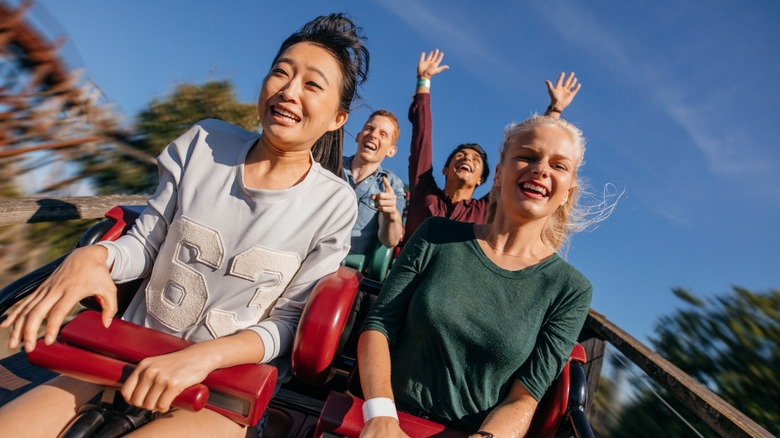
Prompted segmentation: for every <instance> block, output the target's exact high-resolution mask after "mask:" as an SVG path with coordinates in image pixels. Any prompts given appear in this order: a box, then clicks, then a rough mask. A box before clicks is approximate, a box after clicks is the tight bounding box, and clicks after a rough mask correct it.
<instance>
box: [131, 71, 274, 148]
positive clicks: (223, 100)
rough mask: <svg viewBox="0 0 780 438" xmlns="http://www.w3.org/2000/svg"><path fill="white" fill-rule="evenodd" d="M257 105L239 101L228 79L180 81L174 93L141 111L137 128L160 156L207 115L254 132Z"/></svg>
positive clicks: (146, 142) (145, 143)
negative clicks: (177, 138)
mask: <svg viewBox="0 0 780 438" xmlns="http://www.w3.org/2000/svg"><path fill="white" fill-rule="evenodd" d="M255 108H256V107H255V105H254V104H247V103H241V102H239V101H238V100H237V99H236V94H235V91H234V90H233V85H231V84H230V82H228V81H211V82H206V83H205V84H203V85H194V84H181V85H179V86H178V87H176V89H175V90H174V92H173V93H172V94H170V95H168V96H166V97H164V98H162V99H159V100H158V99H156V100H153V101H152V102H151V103H150V104H149V107H148V108H147V109H145V110H144V111H142V112H141V113H140V114H138V123H137V128H138V130H139V132H140V133H141V134H142V135H143V136H144V138H145V140H144V142H143V148H144V149H145V150H146V151H147V152H149V153H151V154H153V155H157V154H159V153H160V151H162V150H163V148H165V146H167V145H168V143H170V142H171V141H172V140H174V139H175V138H176V137H178V136H179V135H181V134H182V133H184V131H186V130H187V128H189V127H190V126H192V124H193V123H195V122H197V121H199V120H203V119H206V118H216V119H222V120H225V121H227V122H230V123H233V124H234V125H238V126H240V127H242V128H244V129H247V130H249V131H255V130H257V128H258V126H259V125H258V122H257V115H256V109H255Z"/></svg>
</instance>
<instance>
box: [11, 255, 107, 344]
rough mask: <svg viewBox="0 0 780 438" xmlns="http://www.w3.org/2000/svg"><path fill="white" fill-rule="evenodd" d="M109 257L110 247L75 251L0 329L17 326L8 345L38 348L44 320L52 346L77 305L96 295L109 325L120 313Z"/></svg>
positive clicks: (15, 310) (104, 318)
mask: <svg viewBox="0 0 780 438" xmlns="http://www.w3.org/2000/svg"><path fill="white" fill-rule="evenodd" d="M106 257H108V250H107V249H106V248H104V247H102V246H99V245H91V246H86V247H83V248H78V249H75V250H73V252H71V253H70V255H68V256H67V257H66V258H65V260H64V261H63V262H62V264H61V265H60V266H59V267H58V268H57V269H56V270H55V271H54V272H53V273H52V274H51V276H49V278H48V279H46V281H44V282H43V283H42V284H41V285H40V286H39V287H38V289H36V290H35V292H33V293H32V294H30V295H29V296H27V297H26V298H25V299H24V300H22V301H21V302H19V305H18V306H17V307H16V309H14V310H13V311H12V312H11V313H10V314H9V315H8V318H7V319H6V320H5V321H3V323H2V324H0V328H8V327H11V326H13V329H12V330H11V334H10V337H9V341H8V346H9V347H10V348H16V347H17V346H18V345H19V343H20V342H23V343H24V349H25V351H27V352H30V351H32V350H34V349H35V343H36V340H37V339H38V331H39V330H40V327H41V324H43V321H44V319H45V320H46V331H45V336H44V342H45V343H46V345H50V344H51V343H53V342H54V340H55V339H56V338H57V333H58V332H59V329H60V326H61V325H62V322H63V321H64V320H65V317H67V315H68V313H69V312H70V311H71V309H73V306H75V305H76V303H78V302H79V301H81V300H82V299H84V298H86V297H89V296H95V297H96V298H97V300H98V302H99V303H100V305H101V306H102V307H103V325H104V326H106V327H108V326H109V325H110V324H111V318H113V317H114V314H116V312H117V297H116V285H115V284H114V281H113V280H112V279H111V274H110V273H109V271H108V268H107V267H106Z"/></svg>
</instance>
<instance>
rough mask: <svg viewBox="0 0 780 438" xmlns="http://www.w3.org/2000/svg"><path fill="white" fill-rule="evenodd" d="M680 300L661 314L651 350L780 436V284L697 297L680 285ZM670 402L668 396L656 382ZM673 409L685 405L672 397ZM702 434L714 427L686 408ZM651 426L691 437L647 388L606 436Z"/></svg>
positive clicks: (649, 430) (668, 433)
mask: <svg viewBox="0 0 780 438" xmlns="http://www.w3.org/2000/svg"><path fill="white" fill-rule="evenodd" d="M673 292H674V294H675V295H676V296H677V297H678V298H679V299H681V300H682V301H683V306H682V307H681V308H679V309H678V310H677V311H676V312H674V313H673V314H671V315H667V316H664V317H662V318H660V320H659V321H658V323H657V324H656V325H655V333H656V334H655V336H653V337H652V338H651V339H650V342H651V343H652V345H653V347H654V349H655V350H656V351H657V352H658V353H659V354H660V355H662V356H664V357H665V358H667V359H668V360H670V361H671V362H672V363H674V364H675V365H676V366H678V367H679V368H680V369H681V370H683V371H685V372H686V373H688V374H689V375H691V376H692V377H694V378H695V379H697V380H698V381H700V382H701V383H703V384H704V385H707V386H708V387H709V388H710V389H711V390H712V391H713V392H715V393H716V394H718V395H719V396H720V397H722V398H723V399H724V400H725V401H727V402H728V403H730V404H732V405H733V406H734V407H736V408H737V409H739V410H740V411H742V412H743V413H744V414H745V415H747V416H748V417H750V418H752V419H753V420H754V421H756V422H757V423H758V424H760V425H761V426H763V427H764V428H765V429H767V430H768V431H770V432H772V433H773V434H775V435H780V373H779V372H778V365H780V290H770V291H768V292H765V293H757V292H752V291H749V290H747V289H744V288H741V287H734V288H733V291H732V292H731V293H726V294H722V295H717V296H714V297H711V298H708V299H700V298H697V297H696V296H694V295H693V294H691V293H690V292H688V291H686V290H684V289H675V290H674V291H673ZM658 391H659V393H661V394H662V395H664V396H665V398H666V399H667V400H670V399H672V398H673V397H671V396H669V395H667V394H665V391H663V390H662V389H660V388H658ZM672 404H673V405H675V407H676V408H677V409H680V410H684V408H681V407H680V406H679V403H676V402H673V403H672ZM685 417H686V419H688V420H689V421H691V423H692V424H694V426H695V427H696V428H697V429H698V430H699V431H700V432H702V433H704V434H705V436H709V434H711V433H712V432H708V431H707V427H706V426H704V425H703V423H702V422H700V421H698V419H695V418H693V417H692V415H690V414H686V415H685ZM640 431H642V433H649V435H644V436H654V435H653V434H652V433H653V432H652V431H657V432H659V433H663V434H664V435H665V436H669V437H676V436H690V433H691V431H690V430H689V429H687V428H685V426H683V425H682V423H681V421H680V420H679V419H677V418H674V417H673V415H672V414H671V413H670V412H669V410H668V409H666V408H665V407H663V406H661V404H660V402H658V401H657V400H655V399H654V396H653V395H652V394H651V393H650V391H645V392H643V393H642V394H641V395H640V397H639V398H638V400H637V401H636V402H635V403H634V404H633V405H631V406H628V407H626V408H625V409H624V410H623V412H622V415H621V419H620V421H619V422H618V425H617V426H616V427H615V428H613V429H612V433H611V434H610V436H616V437H617V436H632V435H631V434H633V433H638V432H640Z"/></svg>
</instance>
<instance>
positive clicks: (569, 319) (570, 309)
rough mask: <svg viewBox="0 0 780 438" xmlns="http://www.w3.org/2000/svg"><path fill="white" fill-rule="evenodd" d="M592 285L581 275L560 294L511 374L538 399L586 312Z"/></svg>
mask: <svg viewBox="0 0 780 438" xmlns="http://www.w3.org/2000/svg"><path fill="white" fill-rule="evenodd" d="M592 292H593V289H592V286H591V285H590V282H588V281H587V280H586V279H585V278H584V277H582V279H581V282H578V284H576V285H572V288H571V289H570V290H568V291H564V292H563V293H561V294H560V298H559V299H558V300H556V302H555V303H554V304H553V306H552V307H551V308H550V310H549V311H548V314H547V315H546V317H545V322H544V324H543V325H542V329H541V330H540V332H539V335H538V336H537V338H536V345H535V346H534V349H533V351H532V352H531V355H530V356H529V357H528V359H527V360H526V361H525V362H524V363H523V365H522V366H521V367H520V368H519V369H518V371H517V373H516V374H515V376H516V377H517V378H518V379H519V380H520V383H522V384H523V386H525V388H526V389H527V390H528V391H529V392H530V393H531V395H533V396H534V398H535V399H536V400H537V401H538V400H541V398H542V396H543V395H544V393H545V392H546V391H547V387H549V386H550V383H552V381H553V380H555V378H556V377H558V375H559V374H560V373H561V370H562V369H563V366H564V365H565V364H566V361H567V360H568V358H569V354H571V350H572V348H574V345H575V344H576V343H577V337H578V336H579V333H580V331H581V330H582V326H583V324H584V323H585V318H586V317H587V316H588V310H589V309H590V301H591V296H592Z"/></svg>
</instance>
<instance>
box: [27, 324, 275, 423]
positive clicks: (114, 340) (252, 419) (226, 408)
mask: <svg viewBox="0 0 780 438" xmlns="http://www.w3.org/2000/svg"><path fill="white" fill-rule="evenodd" d="M60 342H62V343H65V344H66V346H69V347H71V348H68V349H66V350H63V349H61V348H60V347H59V346H58V347H55V348H58V349H59V351H60V352H61V353H62V356H60V359H61V360H62V361H63V363H64V364H67V363H70V364H71V365H70V366H71V367H73V368H75V372H81V371H84V370H85V368H84V367H85V365H83V364H82V365H79V359H78V357H75V358H74V357H71V356H70V355H71V354H72V353H73V351H74V350H77V351H84V350H89V351H93V352H95V353H99V354H95V355H93V356H90V358H89V361H90V362H94V363H92V364H91V366H90V368H91V372H93V373H95V374H97V375H98V377H100V378H105V379H108V380H114V379H115V378H116V374H115V372H114V374H112V373H111V372H109V370H110V369H112V368H111V365H105V366H104V365H103V364H104V363H106V364H108V363H110V362H111V361H112V360H115V359H118V360H119V361H126V362H129V363H138V362H139V361H140V360H141V359H143V358H146V357H149V356H159V355H161V354H166V353H170V352H173V351H177V350H181V349H182V348H184V347H187V346H188V345H190V344H191V342H189V341H186V340H184V339H181V338H177V337H176V336H172V335H168V334H165V333H161V332H158V331H156V330H152V329H149V328H146V327H142V326H139V325H136V324H133V323H130V322H127V321H122V320H120V319H115V320H114V321H113V322H112V323H111V326H110V327H109V328H105V327H103V324H102V322H101V315H100V313H98V312H94V311H86V312H83V313H81V314H80V315H78V316H77V317H76V318H75V319H74V320H73V321H71V322H70V323H69V324H68V325H66V326H65V327H64V328H63V329H62V331H61V332H60ZM57 345H58V344H57V343H55V344H53V345H52V346H49V347H48V348H51V347H53V346H57ZM59 345H61V344H59ZM48 348H47V346H45V345H44V344H43V343H39V344H38V347H37V348H36V349H35V350H34V351H33V353H35V352H36V351H38V350H41V351H38V354H40V353H45V352H46V350H47V349H48ZM82 349H83V350H82ZM100 355H106V356H110V358H109V357H105V356H100ZM111 358H115V359H111ZM29 360H30V362H31V363H33V364H37V363H36V360H38V359H37V355H36V354H31V355H30V356H29ZM47 365H48V364H44V363H41V366H47ZM65 366H66V365H57V364H55V365H54V366H52V367H51V368H54V369H55V370H58V371H62V370H63V368H65ZM64 373H66V374H67V373H68V372H67V370H65V372H64ZM276 376H277V370H276V368H275V367H273V366H270V365H264V364H247V365H238V366H234V367H230V368H222V369H218V370H215V371H212V372H211V374H209V375H208V377H206V379H205V380H204V381H203V384H204V385H206V386H207V387H208V388H209V390H210V393H209V395H208V402H207V403H206V408H207V409H211V410H213V411H215V412H218V413H220V414H222V415H224V416H226V417H228V418H230V419H231V420H233V421H235V422H237V423H239V424H243V425H250V426H253V425H255V424H257V422H258V421H259V420H260V417H262V415H263V412H265V409H266V407H267V406H268V402H269V401H270V399H271V396H272V395H273V391H274V387H275V385H276Z"/></svg>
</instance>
